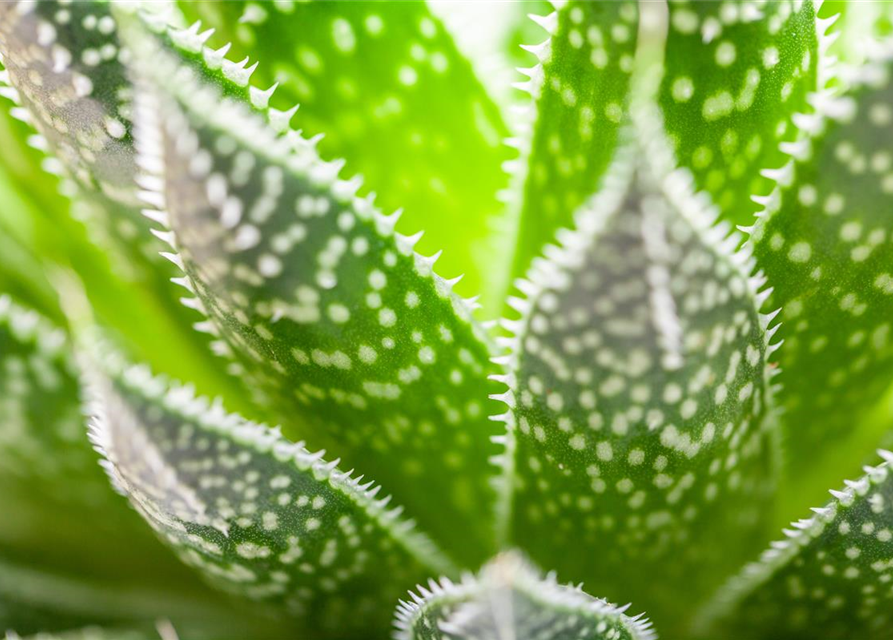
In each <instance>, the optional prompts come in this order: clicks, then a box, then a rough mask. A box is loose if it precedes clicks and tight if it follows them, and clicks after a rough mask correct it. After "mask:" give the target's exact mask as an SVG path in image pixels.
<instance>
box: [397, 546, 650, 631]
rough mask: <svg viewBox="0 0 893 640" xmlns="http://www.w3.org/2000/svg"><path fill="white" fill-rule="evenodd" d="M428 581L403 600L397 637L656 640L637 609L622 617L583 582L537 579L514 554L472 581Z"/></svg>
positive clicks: (550, 577) (551, 577)
mask: <svg viewBox="0 0 893 640" xmlns="http://www.w3.org/2000/svg"><path fill="white" fill-rule="evenodd" d="M428 584H429V589H426V588H424V587H421V586H420V587H418V588H417V590H418V592H419V594H420V595H416V594H415V593H413V594H411V595H412V601H411V602H402V603H401V604H400V607H399V609H398V612H397V622H396V626H397V628H398V632H397V635H396V638H397V639H398V640H489V639H494V638H500V639H503V638H506V639H507V638H513V639H515V640H538V639H540V638H575V639H577V640H652V639H653V638H656V635H655V634H654V632H653V631H652V629H651V624H650V623H649V622H648V621H647V620H643V619H642V615H641V614H640V615H638V616H636V617H634V618H631V617H629V616H627V615H625V613H624V612H625V611H626V610H627V609H628V608H629V605H627V606H625V607H616V606H614V605H612V604H609V603H608V602H606V601H605V600H601V599H598V598H593V597H592V596H589V595H587V594H586V593H584V592H583V590H582V589H581V588H580V587H574V586H570V585H569V586H564V585H560V584H558V582H557V581H556V580H555V576H554V574H549V575H547V576H545V577H542V576H541V575H539V573H538V572H537V571H536V570H534V569H533V568H532V567H530V566H529V565H528V564H527V563H526V562H525V561H524V560H523V558H521V557H520V556H519V555H517V554H516V553H505V554H503V555H501V556H498V557H497V558H496V559H495V560H493V561H491V562H490V563H489V564H487V565H486V566H485V567H484V568H483V570H482V571H481V574H480V576H479V577H477V578H475V577H473V576H471V575H468V576H466V577H465V578H463V580H462V582H461V583H459V584H454V583H453V582H451V581H450V580H448V579H442V580H441V581H440V582H435V581H433V580H432V581H430V582H429V583H428Z"/></svg>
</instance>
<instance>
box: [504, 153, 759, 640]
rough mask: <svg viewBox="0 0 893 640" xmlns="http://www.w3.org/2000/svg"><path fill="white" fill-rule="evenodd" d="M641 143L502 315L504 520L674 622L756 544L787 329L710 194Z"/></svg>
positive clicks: (532, 545) (567, 569) (543, 551)
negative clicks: (777, 352) (777, 362)
mask: <svg viewBox="0 0 893 640" xmlns="http://www.w3.org/2000/svg"><path fill="white" fill-rule="evenodd" d="M632 154H636V155H637V156H640V157H647V156H652V155H654V151H653V150H652V149H651V148H650V147H645V148H642V147H637V148H633V149H626V150H625V151H624V153H623V154H621V156H620V157H619V158H618V160H617V161H616V166H615V167H614V169H612V173H611V174H610V175H609V180H608V181H607V183H606V186H605V187H604V188H603V189H602V191H601V192H600V194H599V195H598V196H597V197H596V198H595V199H594V201H593V202H591V203H590V205H588V206H587V208H585V209H584V210H582V211H581V213H580V214H579V215H578V220H577V225H578V229H577V230H576V231H574V232H572V233H567V234H562V236H561V238H560V240H561V246H560V247H554V246H553V247H549V248H548V250H547V256H548V259H545V260H541V261H538V262H535V263H534V268H533V269H532V270H531V273H530V276H529V278H530V280H529V282H527V283H524V284H522V285H521V287H522V290H523V291H524V292H525V294H526V299H524V300H515V307H516V308H517V309H518V310H519V311H520V312H521V314H522V318H521V320H520V321H518V322H509V323H507V324H506V328H507V329H509V330H510V331H511V332H512V333H513V334H514V337H513V338H512V339H511V340H510V341H509V342H510V351H511V355H510V356H508V357H507V358H506V359H505V361H506V364H507V375H506V376H501V377H500V380H501V381H503V382H505V383H506V384H507V385H508V387H509V390H508V392H506V393H505V394H504V395H502V396H501V397H500V399H501V400H503V401H504V402H506V404H507V405H508V407H509V410H508V411H507V412H506V413H505V414H504V415H502V416H498V417H497V418H496V419H501V420H504V421H505V422H506V423H507V425H508V434H507V438H506V447H507V451H506V454H505V456H504V460H503V463H504V471H505V479H506V485H505V487H504V494H503V498H504V500H503V506H504V509H503V512H502V515H503V522H504V524H505V525H506V526H507V527H508V530H509V531H508V537H509V538H510V540H511V542H512V544H517V545H519V546H521V547H523V548H524V549H526V550H527V551H528V552H529V553H530V554H531V556H532V557H533V558H534V559H535V560H536V561H537V562H539V563H542V564H543V565H545V566H552V567H555V568H556V569H557V570H558V571H560V572H562V573H563V574H565V575H567V576H568V577H570V578H572V579H574V580H581V581H585V582H586V584H587V585H589V587H590V588H592V589H594V590H595V591H597V592H600V593H604V594H606V595H607V596H608V597H611V598H616V597H618V596H619V595H620V594H622V593H634V594H636V597H637V600H638V601H640V602H641V603H642V605H643V606H645V607H647V608H648V610H649V612H650V613H651V614H652V615H653V616H654V617H655V620H657V621H658V624H660V625H661V627H662V628H665V629H668V630H669V631H668V632H670V633H677V634H678V633H679V625H680V621H681V620H684V619H685V618H686V617H687V615H688V614H687V611H686V608H687V607H688V606H689V605H690V604H691V603H693V602H696V601H698V600H699V599H700V598H703V597H704V596H705V595H706V593H707V591H708V590H710V589H711V588H712V587H715V586H717V584H718V582H719V581H720V580H721V577H722V575H723V573H724V572H726V573H731V571H733V570H735V569H736V568H737V566H740V565H739V563H740V562H743V560H744V559H746V557H747V554H748V553H752V552H754V548H753V545H754V544H759V541H758V538H759V534H760V532H761V528H762V526H763V525H764V524H765V510H766V506H767V505H768V504H770V501H769V496H770V493H771V489H772V488H773V476H774V464H773V462H774V457H775V454H776V443H775V440H774V438H773V437H772V436H773V434H774V432H775V429H774V421H773V420H771V419H769V418H770V417H771V416H770V415H769V414H770V404H771V403H770V393H771V390H772V389H771V385H770V378H771V377H772V373H773V367H772V365H771V364H769V363H768V358H769V355H770V353H771V352H772V351H773V350H774V346H770V345H769V344H768V342H769V338H770V337H771V335H772V333H774V330H768V329H767V328H768V325H769V322H770V321H771V318H772V316H766V315H763V314H762V313H760V311H759V309H760V307H761V304H762V301H763V300H764V299H765V295H766V294H765V293H758V289H759V287H760V286H761V284H762V281H761V280H760V279H759V278H758V277H751V276H750V271H751V268H752V265H751V264H750V262H749V261H748V259H747V256H746V255H743V254H736V253H734V247H735V246H736V243H737V238H736V237H735V236H734V235H732V236H729V237H726V233H727V230H726V229H724V227H723V226H721V225H720V226H711V224H712V220H713V218H714V217H715V215H716V214H715V212H714V211H711V209H710V208H709V204H707V203H709V199H707V198H705V197H703V196H694V195H693V194H692V193H691V191H690V189H691V185H690V182H689V181H688V178H687V175H686V174H685V173H683V172H681V171H679V172H676V173H673V174H670V175H668V176H666V177H664V178H662V179H656V178H655V177H654V176H655V175H659V174H656V173H653V172H652V170H651V168H650V167H648V166H645V165H644V164H643V163H636V164H633V163H632V162H631V161H630V156H631V155H632ZM731 505H734V508H729V507H730V506H731ZM755 538H757V540H755ZM717 540H723V544H722V545H717V544H716V541H717ZM581 546H582V547H584V548H590V549H598V552H597V553H596V552H593V553H587V554H579V553H574V551H577V550H579V549H580V548H581ZM656 575H659V576H660V580H655V576H656Z"/></svg>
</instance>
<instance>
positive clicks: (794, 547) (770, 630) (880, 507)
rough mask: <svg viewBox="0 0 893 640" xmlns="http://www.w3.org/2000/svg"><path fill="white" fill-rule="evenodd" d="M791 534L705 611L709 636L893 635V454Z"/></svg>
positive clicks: (704, 625)
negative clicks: (892, 469)
mask: <svg viewBox="0 0 893 640" xmlns="http://www.w3.org/2000/svg"><path fill="white" fill-rule="evenodd" d="M880 453H881V454H882V455H883V457H884V458H885V459H886V462H884V463H882V464H880V465H878V466H876V467H867V468H866V474H865V475H864V476H863V477H862V478H860V479H859V480H858V481H856V482H847V486H846V488H845V489H844V490H843V491H832V492H831V493H832V494H833V495H834V499H833V500H832V501H831V502H830V503H829V504H827V505H826V506H824V507H822V508H820V509H813V511H814V512H815V513H814V515H813V516H812V517H810V518H807V519H803V520H799V521H797V522H795V523H794V524H793V525H792V527H793V528H792V529H790V530H786V531H785V533H786V534H787V538H786V539H785V540H783V541H781V542H777V543H775V544H774V545H773V546H772V548H771V549H769V550H768V551H766V552H765V553H764V554H763V557H762V559H761V560H760V561H759V562H757V563H754V564H752V565H748V566H747V567H746V568H745V570H744V571H743V572H742V573H741V575H740V576H738V577H736V578H735V579H734V580H733V581H732V582H731V583H730V584H729V585H728V586H727V587H726V588H725V589H724V590H723V591H722V592H721V593H720V595H719V596H718V598H717V599H716V600H715V602H713V603H712V604H711V606H710V607H708V608H707V609H706V610H705V613H704V615H703V617H702V619H701V621H700V623H701V631H702V632H703V634H705V635H706V636H707V637H716V634H719V635H721V636H723V637H735V638H741V639H742V640H746V639H750V638H786V639H790V640H799V639H801V638H802V639H804V640H805V639H807V638H808V639H810V640H817V639H821V638H829V639H830V638H873V639H875V640H883V639H886V638H891V637H893V587H891V584H893V473H891V465H893V453H890V452H887V451H881V452H880Z"/></svg>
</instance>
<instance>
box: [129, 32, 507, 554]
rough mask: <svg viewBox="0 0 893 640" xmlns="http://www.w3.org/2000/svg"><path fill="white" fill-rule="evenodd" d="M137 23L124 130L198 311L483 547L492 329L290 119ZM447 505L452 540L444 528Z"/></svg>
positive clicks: (291, 402) (300, 407) (429, 511)
mask: <svg viewBox="0 0 893 640" xmlns="http://www.w3.org/2000/svg"><path fill="white" fill-rule="evenodd" d="M137 31H138V30H136V31H134V35H135V36H136V33H137ZM135 40H139V41H141V42H142V44H143V45H145V46H146V47H148V49H146V50H140V52H139V55H137V56H136V57H137V58H140V59H143V60H151V66H150V65H141V70H142V73H143V74H145V76H146V80H145V82H146V89H145V91H143V92H142V93H143V97H144V100H145V105H144V108H143V109H142V110H141V113H140V115H139V117H138V119H139V121H140V125H141V128H140V130H139V132H138V136H137V137H138V139H139V142H140V143H141V145H142V149H141V158H142V161H143V163H144V165H145V166H146V167H147V169H149V170H152V171H156V172H158V173H156V174H155V175H153V176H147V178H146V180H145V181H144V184H146V186H148V187H151V188H152V189H154V190H155V191H153V192H151V193H150V194H149V199H150V200H152V201H153V202H154V203H155V204H156V205H160V206H161V207H162V208H163V211H159V212H156V213H155V214H153V215H154V217H156V218H157V219H158V220H160V221H162V222H164V221H166V222H167V223H168V224H169V225H170V232H168V231H164V232H162V233H160V235H161V236H162V237H165V238H166V239H168V240H169V241H171V242H173V244H174V246H175V249H176V251H177V252H178V255H177V256H173V257H172V259H174V260H175V261H176V262H178V263H180V264H182V266H183V267H184V269H185V272H186V274H187V279H185V280H184V281H183V283H184V285H185V286H187V288H189V289H191V290H194V291H195V292H196V293H197V296H198V297H197V298H196V299H195V301H194V304H195V306H196V307H197V308H203V309H204V310H205V311H206V313H207V314H208V322H206V323H205V326H206V328H207V329H208V330H209V331H213V332H215V333H219V335H220V337H221V342H220V345H221V348H222V349H226V350H231V351H232V352H233V354H234V356H235V358H236V359H237V360H238V362H240V363H241V364H242V366H244V368H245V371H246V374H247V375H248V376H249V379H250V380H251V381H252V383H253V384H254V385H255V386H257V387H258V388H260V389H264V390H266V391H267V393H268V395H269V396H270V398H271V404H272V406H274V407H275V408H276V410H278V411H279V414H280V415H281V416H282V418H281V419H282V420H283V421H285V422H286V426H287V427H289V429H290V431H289V433H297V434H298V435H300V436H301V437H306V438H307V439H308V440H309V441H310V442H312V443H315V444H316V445H318V446H328V447H329V448H330V449H331V450H334V451H337V452H338V454H339V455H341V456H342V457H343V458H344V459H345V461H347V462H348V464H350V465H355V466H358V467H362V468H363V469H364V471H367V472H369V473H370V474H372V475H374V476H375V477H376V478H377V479H379V480H380V481H381V482H382V483H383V484H384V485H385V486H387V487H388V489H389V491H391V492H392V493H394V495H395V497H397V498H398V499H399V500H400V502H401V503H403V504H405V505H406V506H407V508H409V509H411V510H412V513H413V514H414V515H415V516H416V517H418V519H419V521H420V522H421V523H422V524H423V525H424V526H425V528H426V529H428V530H429V531H431V532H432V534H434V535H435V536H436V537H438V539H440V540H441V541H442V542H443V541H446V540H449V541H450V544H451V548H450V549H449V550H450V551H451V552H455V553H456V555H457V556H460V557H461V559H462V560H463V561H464V562H469V563H474V562H480V561H482V560H483V559H484V558H485V557H486V555H487V554H488V553H489V552H490V551H491V550H492V548H493V535H492V526H491V521H492V518H491V515H492V502H493V494H492V492H491V491H490V490H489V488H488V486H487V482H486V479H487V477H488V476H490V475H492V468H491V467H490V466H489V465H488V462H487V458H488V456H489V455H491V454H492V453H494V452H495V447H493V445H492V444H491V443H490V441H489V437H490V435H492V434H495V433H497V431H498V429H497V428H496V426H495V425H493V424H492V423H490V422H489V421H488V419H487V414H488V413H489V411H488V408H487V403H488V400H487V392H488V390H487V385H486V374H487V373H488V372H489V371H490V370H492V366H491V364H490V362H489V358H490V355H491V352H490V347H489V345H488V343H487V342H485V340H486V337H485V335H484V333H483V331H482V330H481V329H480V327H479V326H478V325H477V324H476V323H475V322H474V321H473V320H472V319H471V316H470V310H471V307H470V305H469V304H468V302H467V301H465V300H463V299H461V298H459V297H457V296H456V295H455V294H454V293H452V291H451V287H452V283H451V282H448V281H445V280H443V279H441V278H439V277H438V276H437V275H435V274H433V272H432V266H433V264H434V262H435V260H436V257H437V256H434V257H431V258H426V257H422V256H420V255H418V254H416V253H414V251H413V248H412V247H413V243H414V241H415V239H414V238H407V237H404V236H400V235H398V234H395V233H393V224H394V222H395V220H396V218H395V217H386V216H383V215H381V214H380V213H379V212H378V210H377V209H376V208H375V207H374V206H373V205H372V204H371V202H370V201H369V200H368V199H360V198H357V197H356V196H355V195H354V191H355V186H356V185H355V182H354V181H352V180H341V179H338V178H337V177H336V176H337V174H338V171H339V169H340V168H341V165H340V164H327V163H324V162H322V161H320V160H319V158H318V156H317V155H316V153H315V150H314V149H313V147H312V145H310V144H308V143H307V142H306V141H305V140H303V139H302V138H301V137H300V136H299V135H298V134H297V133H295V132H289V133H286V134H285V135H284V136H279V137H277V135H276V133H275V130H274V129H273V128H272V127H270V126H267V124H266V123H265V122H264V121H263V120H262V119H261V118H260V117H259V116H258V115H256V114H254V113H251V112H249V111H248V109H247V108H246V107H245V106H244V104H243V103H242V102H240V101H239V100H237V99H235V98H227V97H222V96H221V94H220V92H219V90H218V89H217V88H216V87H215V86H213V85H212V84H210V83H205V82H203V81H201V80H200V79H199V77H198V76H197V75H196V72H195V71H194V69H193V67H187V66H182V65H178V63H177V62H176V61H175V59H174V58H173V57H171V56H169V55H168V54H167V53H165V52H164V51H163V50H160V49H158V50H156V49H155V48H154V47H155V46H156V45H155V42H156V41H155V40H154V39H151V38H149V39H144V38H141V37H138V36H137V37H135ZM141 46H142V45H141ZM171 77H175V78H176V82H170V80H169V79H170V78H171ZM155 97H157V98H158V100H157V101H155V100H154V98H155ZM156 114H160V115H161V117H162V119H163V123H160V122H158V121H157V120H156V118H155V116H156ZM267 115H268V117H270V118H271V119H272V120H273V121H274V122H280V121H279V120H277V118H278V116H277V115H276V114H275V112H268V114H267ZM280 124H281V122H280ZM434 496H436V497H437V498H436V499H433V497H434ZM460 520H462V521H463V522H465V523H467V526H464V527H463V536H462V539H461V540H459V539H457V538H456V537H455V536H453V535H450V534H453V533H454V532H455V530H456V523H457V522H458V521H460Z"/></svg>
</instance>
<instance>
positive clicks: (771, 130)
mask: <svg viewBox="0 0 893 640" xmlns="http://www.w3.org/2000/svg"><path fill="white" fill-rule="evenodd" d="M669 8H670V15H669V32H668V36H667V43H666V57H665V59H666V62H665V64H666V73H665V76H664V79H663V81H662V84H661V90H660V104H661V107H662V108H663V110H664V117H665V119H666V126H667V132H668V133H669V135H670V136H671V138H672V140H673V141H674V144H675V147H676V154H677V158H678V162H679V164H680V165H681V166H683V167H686V168H688V169H689V170H691V172H692V173H693V174H694V176H695V184H696V185H697V187H698V188H699V189H703V190H706V191H707V192H708V193H710V195H711V196H712V197H713V199H714V201H715V202H716V204H717V205H718V206H719V209H720V210H721V211H722V216H723V218H724V219H725V220H728V221H730V222H732V223H734V224H750V223H751V221H752V219H753V214H754V213H755V212H756V210H757V208H758V207H757V206H756V205H755V204H754V203H753V202H751V199H750V197H751V196H752V195H754V194H765V193H768V192H769V190H770V189H771V182H769V181H768V180H767V179H766V178H764V177H762V176H761V175H760V173H759V172H760V170H761V169H766V168H771V167H779V166H781V165H782V164H784V162H785V159H786V158H785V156H784V154H783V153H781V152H780V151H779V143H780V142H783V141H788V142H790V141H793V140H794V139H795V138H796V137H797V132H798V126H797V123H796V122H795V116H796V114H805V113H810V112H811V111H812V107H811V106H810V105H809V103H808V100H807V98H808V96H809V95H810V94H811V93H813V92H815V91H816V90H817V89H818V88H819V87H820V86H822V85H823V83H824V81H825V80H826V79H827V72H826V69H824V68H820V63H819V34H823V33H824V31H825V29H826V28H827V26H828V25H827V23H824V22H823V23H822V24H817V22H816V16H815V9H814V7H813V2H812V1H811V0H806V1H805V2H802V1H797V2H795V1H793V0H783V1H779V2H697V1H690V0H671V1H670V3H669Z"/></svg>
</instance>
